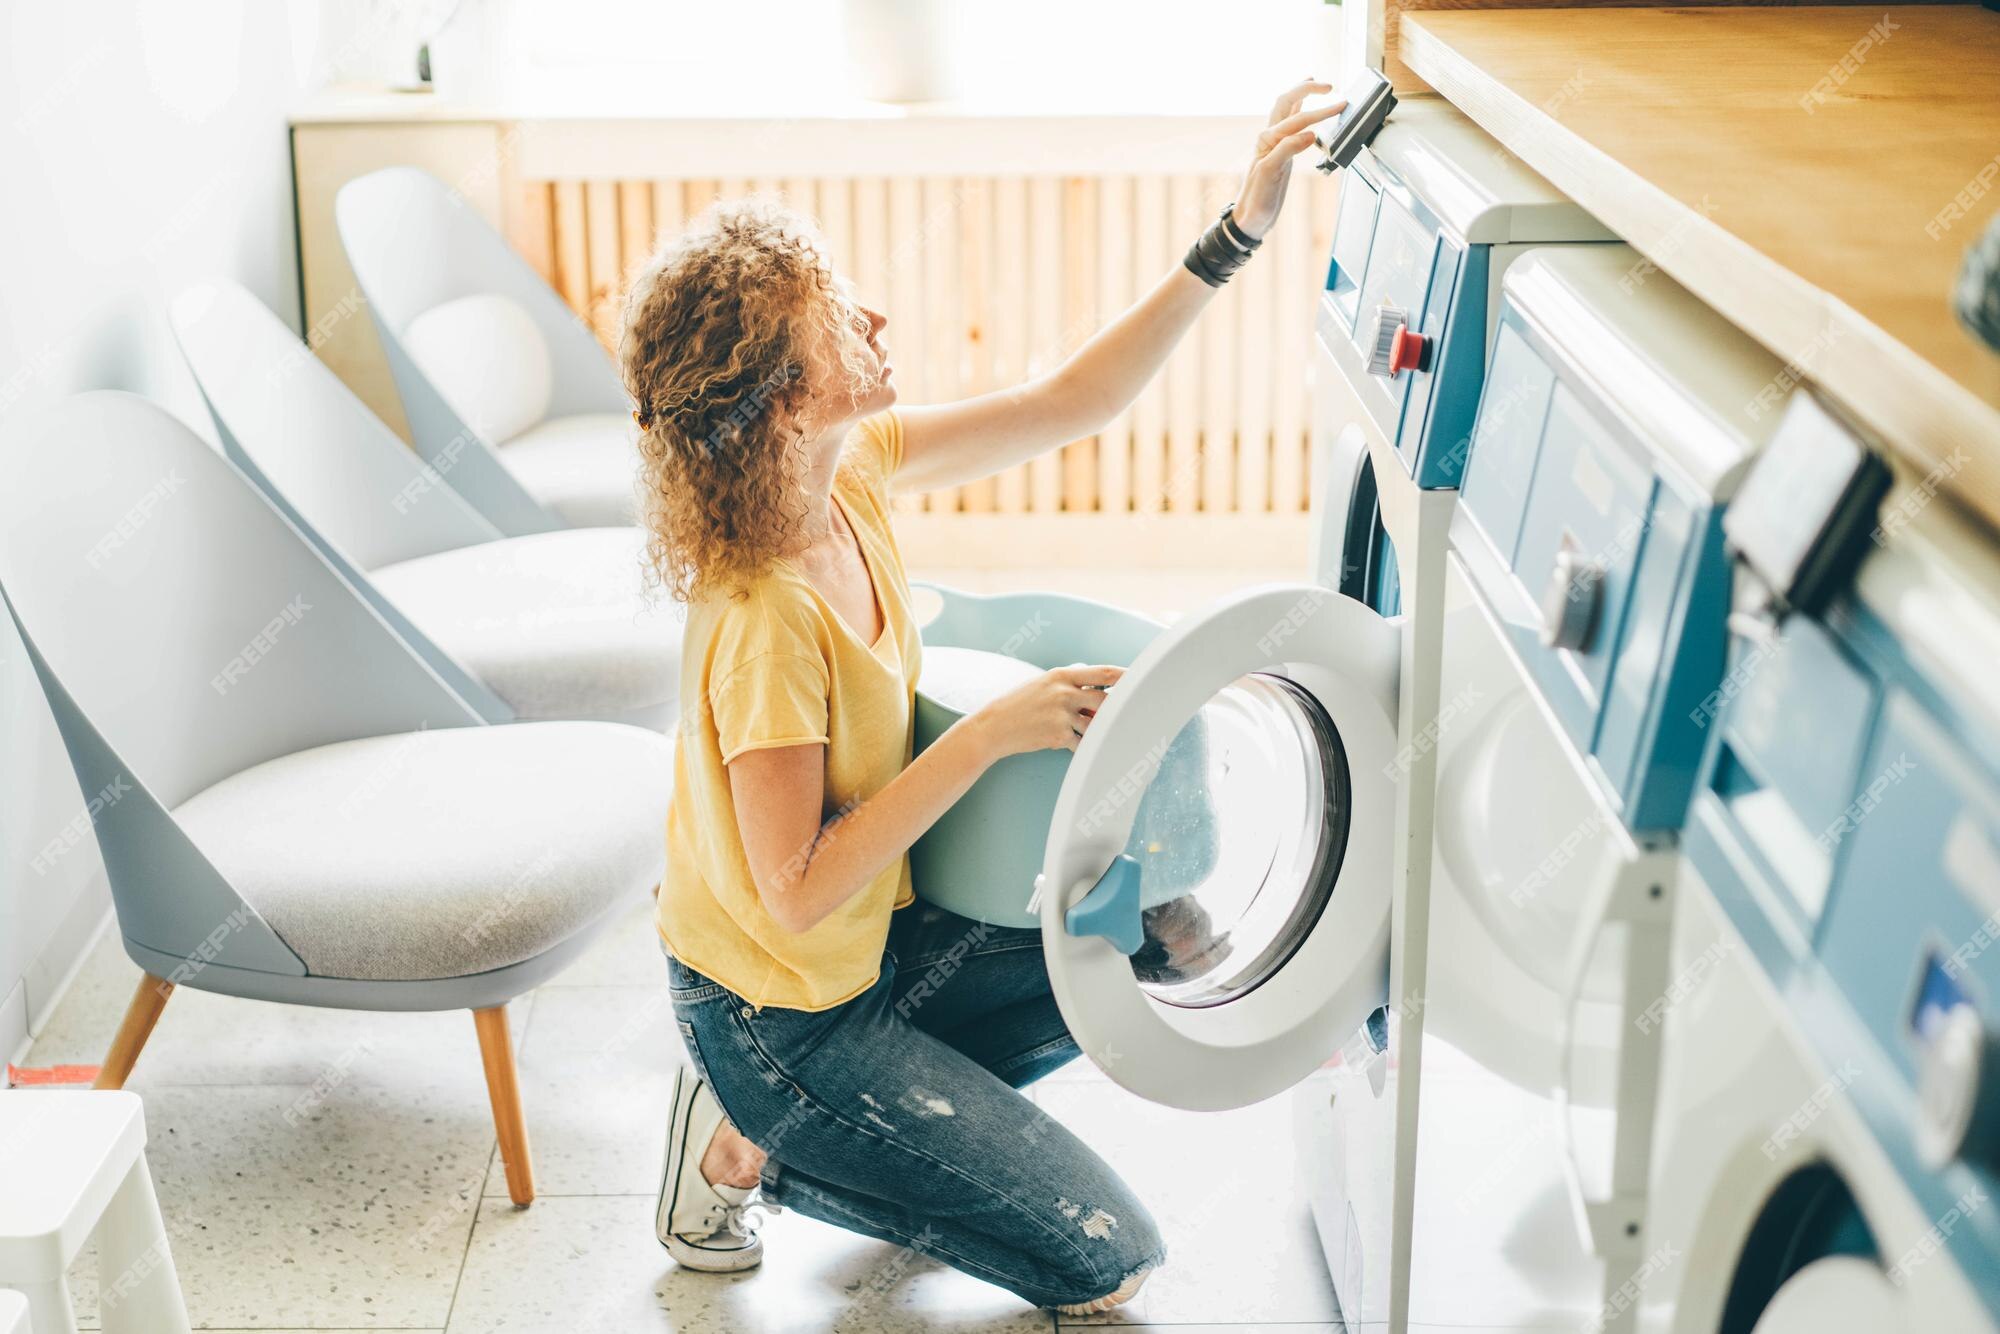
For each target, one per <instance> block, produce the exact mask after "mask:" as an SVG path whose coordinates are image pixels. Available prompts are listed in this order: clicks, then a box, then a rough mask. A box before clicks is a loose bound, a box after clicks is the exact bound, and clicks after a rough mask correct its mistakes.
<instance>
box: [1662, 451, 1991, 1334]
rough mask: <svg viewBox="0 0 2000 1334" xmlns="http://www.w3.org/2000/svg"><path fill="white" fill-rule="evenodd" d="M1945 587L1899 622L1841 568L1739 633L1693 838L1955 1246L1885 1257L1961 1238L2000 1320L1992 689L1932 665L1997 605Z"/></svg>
mask: <svg viewBox="0 0 2000 1334" xmlns="http://www.w3.org/2000/svg"><path fill="white" fill-rule="evenodd" d="M1799 415H1801V416H1803V415H1805V414H1799ZM1870 559H1873V560H1887V561H1894V562H1900V563H1902V564H1903V566H1904V568H1905V572H1904V573H1903V574H1901V575H1900V576H1898V577H1890V578H1885V579H1884V580H1883V581H1882V583H1881V585H1880V587H1883V588H1885V589H1895V588H1898V587H1907V586H1910V585H1911V584H1912V583H1914V582H1916V581H1917V578H1918V577H1917V576H1916V575H1915V574H1913V573H1910V571H1911V570H1912V569H1914V568H1915V567H1916V565H1917V564H1918V562H1919V560H1920V558H1919V557H1918V556H1916V555H1913V554H1912V553H1910V552H1908V551H1895V550H1873V551H1872V554H1871V556H1870ZM1899 578H1900V580H1901V583H1899V582H1898V579H1899ZM1979 586H1981V585H1980V584H1979V583H1978V582H1977V581H1971V582H1968V583H1966V584H1965V585H1963V586H1962V587H1963V588H1964V589H1965V590H1966V591H1968V592H1969V591H1970V590H1971V589H1973V588H1975V587H1979ZM1984 586H1987V587H1990V583H1988V584H1986V585H1984ZM1891 596H1894V595H1893V594H1891ZM1935 605H1936V606H1937V607H1945V606H1955V607H1956V610H1955V612H1954V619H1955V620H1956V621H1958V623H1956V624H1952V625H1940V624H1936V623H1935V622H1934V621H1933V620H1930V619H1926V618H1924V617H1923V616H1921V615H1914V614H1912V613H1910V612H1909V611H1907V610H1906V611H1904V612H1903V613H1902V614H1903V615H1904V616H1905V617H1906V619H1905V621H1904V626H1903V629H1902V630H1901V631H1900V632H1899V630H1898V629H1897V628H1896V627H1895V626H1894V625H1892V624H1891V623H1890V621H1889V620H1888V619H1886V618H1885V617H1884V615H1883V614H1882V613H1881V612H1880V611H1879V610H1878V609H1877V608H1876V607H1875V606H1873V605H1871V604H1870V603H1869V602H1868V601H1866V600H1864V599H1863V598H1862V597H1861V596H1860V595H1859V594H1858V593H1857V592H1856V591H1855V588H1854V587H1853V586H1852V585H1850V586H1849V587H1847V588H1846V589H1845V590H1844V591H1841V592H1839V593H1837V594H1836V595H1834V597H1833V598H1832V600H1831V601H1830V602H1829V603H1828V605H1827V607H1826V609H1825V611H1824V612H1823V613H1822V614H1820V615H1817V616H1807V615H1802V614H1796V613H1794V614H1791V615H1787V616H1785V617H1783V619H1782V620H1781V621H1779V622H1778V633H1777V634H1775V635H1757V636H1752V637H1751V638H1748V639H1744V640H1739V641H1738V643H1737V644H1736V646H1735V648H1734V650H1733V652H1732V658H1731V667H1730V672H1729V676H1728V679H1727V682H1726V687H1725V688H1724V689H1722V690H1719V691H1717V692H1716V693H1715V695H1714V696H1713V697H1712V698H1711V699H1710V700H1709V701H1708V708H1709V710H1710V712H1711V715H1712V717H1713V719H1714V722H1713V725H1712V727H1711V730H1712V731H1713V732H1714V734H1715V735H1714V740H1713V742H1712V744H1711V746H1710V748H1709V751H1708V754H1707V757H1706V762H1705V764H1704V767H1703V770H1702V772H1701V775H1700V781H1699V786H1698V791H1697V795H1696V798H1695V801H1694V806H1693V811H1692V816H1691V819H1690V823H1689V828H1688V832H1687V836H1686V840H1685V847H1686V850H1687V853H1688V856H1689V859H1690V860H1691V862H1692V863H1693V864H1694V866H1695V868H1696V869H1697V870H1698V871H1699V872H1700V874H1701V877H1702V880H1703V882H1704V883H1705V884H1706V885H1707V886H1708V888H1709V890H1710V892H1711V893H1712V894H1713V895H1714V897H1715V900H1716V902H1717V903H1718V905H1719V906H1720V907H1721V908H1722V909H1723V910H1724V912H1726V913H1727V914H1728V916H1729V917H1730V919H1731V921H1732V922H1733V923H1734V924H1735V926H1736V927H1737V930H1738V931H1739V933H1740V934H1741V935H1742V936H1743V938H1744V940H1745V941H1746V942H1747V943H1748V944H1749V946H1750V948H1751V950H1752V952H1753V953H1754V954H1755V956H1756V958H1757V961H1758V963H1759V964H1760V965H1761V966H1762V967H1763V969H1764V971H1765V972H1766V974H1767V975H1768V976H1769V977H1770V978H1771V980H1772V982H1773V984H1774V986H1775V987H1776V989H1777V992H1778V994H1779V996H1780V997H1781V998H1782V1000H1783V1002H1784V1004H1785V1005H1786V1007H1787V1008H1788V1010H1789V1011H1790V1013H1791V1015H1792V1017H1793V1020H1794V1022H1795V1023H1796V1025H1797V1027H1798V1030H1799V1032H1800V1033H1802V1034H1803V1035H1804V1036H1805V1037H1806V1039H1807V1040H1808V1041H1809V1042H1810V1043H1811V1044H1812V1045H1813V1047H1814V1048H1815V1050H1816V1051H1817V1053H1818V1055H1819V1057H1820V1059H1821V1061H1822V1062H1823V1063H1824V1065H1825V1066H1826V1068H1827V1070H1828V1071H1829V1072H1830V1078H1829V1082H1830V1085H1831V1086H1832V1087H1833V1088H1834V1089H1835V1090H1836V1091H1837V1092H1838V1093H1839V1094H1840V1095H1841V1096H1842V1097H1844V1098H1845V1099H1846V1100H1847V1101H1849V1102H1851V1103H1852V1105H1853V1106H1854V1108H1855V1110H1856V1111H1858V1112H1859V1113H1860V1115H1861V1117H1862V1118H1863V1120H1864V1121H1866V1123H1867V1124H1868V1128H1869V1130H1870V1132H1871V1133H1872V1134H1873V1136H1874V1138H1875V1139H1876V1141H1877V1142H1878V1143H1879V1144H1880V1145H1881V1147H1882V1149H1883V1151H1884V1153H1885V1154H1886V1155H1887V1157H1888V1159H1889V1160H1890V1162H1891V1163H1892V1164H1893V1165H1894V1166H1895V1168H1896V1170H1897V1171H1898V1173H1899V1174H1900V1175H1901V1176H1902V1178H1903V1181H1904V1184H1905V1185H1906V1186H1907V1188H1908V1189H1909V1191H1910V1193H1911V1194H1912V1196H1913V1197H1914V1198H1915V1200H1916V1202H1917V1204H1918V1207H1919V1208H1920V1209H1922V1210H1923V1211H1924V1212H1925V1213H1926V1214H1928V1215H1929V1216H1930V1217H1932V1218H1934V1219H1939V1220H1949V1226H1944V1225H1942V1224H1941V1225H1940V1227H1939V1228H1938V1229H1936V1230H1935V1232H1934V1240H1935V1243H1936V1245H1937V1246H1938V1248H1939V1249H1940V1250H1941V1251H1942V1252H1943V1256H1937V1257H1933V1256H1931V1255H1930V1254H1928V1253H1923V1254H1918V1255H1914V1256H1900V1255H1888V1256H1884V1257H1882V1259H1883V1261H1884V1262H1885V1263H1887V1264H1890V1265H1899V1264H1900V1265H1908V1264H1912V1263H1923V1262H1930V1263H1939V1264H1942V1263H1946V1262H1947V1260H1946V1259H1945V1258H1944V1256H1948V1257H1949V1262H1950V1263H1953V1264H1955V1265H1956V1266H1957V1267H1958V1269H1959V1270H1960V1271H1961V1272H1962V1273H1963V1274H1964V1275H1965V1276H1966V1278H1967V1279H1968V1281H1969V1282H1971V1284H1972V1285H1973V1287H1974V1288H1975V1289H1976V1290H1978V1291H1979V1293H1980V1295H1981V1297H1982V1298H1983V1300H1984V1301H1985V1303H1986V1306H1987V1308H1988V1310H1989V1311H1991V1312H1992V1313H1993V1314H1994V1316H1995V1318H1996V1319H2000V1210H1995V1209H1994V1208H1992V1207H1991V1204H1990V1200H1991V1197H1992V1196H1993V1195H1994V1194H1995V1193H1996V1192H2000V692H1995V691H1994V690H1993V689H1992V687H1991V679H1990V678H1988V682H1987V684H1986V685H1985V687H1984V688H1983V689H1982V688H1981V687H1979V686H1978V685H1976V684H1968V681H1969V679H1970V678H1967V677H1964V676H1959V677H1957V678H1955V681H1956V683H1955V684H1952V685H1950V686H1949V687H1947V686H1946V685H1945V684H1942V683H1941V682H1942V681H1943V679H1944V678H1941V677H1937V676H1934V675H1933V674H1932V671H1931V670H1930V669H1929V668H1928V667H1927V666H1926V663H1928V662H1934V661H1939V660H1940V659H1939V658H1938V657H1937V652H1938V644H1939V643H1941V642H1950V641H1952V640H1954V639H1956V638H1957V637H1959V636H1966V635H1970V636H1973V640H1972V641H1971V642H1977V641H1978V639H1980V638H1982V637H1984V636H1985V635H1987V634H1990V633H1991V632H1992V630H1993V628H1994V627H1995V626H2000V611H1996V610H1995V609H1993V608H1991V607H1985V606H1978V605H1976V604H1975V603H1973V602H1971V601H1969V600H1966V601H1959V602H1956V603H1954V602H1953V601H1952V600H1951V599H1949V598H1947V599H1942V600H1939V601H1937V602H1936V604H1935ZM1745 610H1746V615H1761V614H1762V610H1761V607H1760V605H1759V604H1758V602H1757V600H1756V599H1754V598H1746V607H1745ZM1968 619H1971V620H1979V621H1981V622H1982V623H1981V624H1978V625H1972V624H1968V623H1966V621H1967V620H1968ZM1905 636H1916V637H1925V638H1928V639H1929V640H1931V641H1933V642H1931V643H1927V644H1913V643H1911V642H1908V640H1907V639H1906V638H1905ZM1941 1108H1945V1109H1951V1108H1957V1109H1962V1110H1963V1111H1964V1115H1963V1119H1962V1120H1960V1119H1955V1118H1954V1117H1951V1116H1941V1115H1939V1109H1941ZM1940 1124H1946V1125H1951V1126H1954V1127H1955V1129H1954V1130H1953V1131H1952V1132H1951V1133H1950V1134H1948V1135H1944V1136H1942V1137H1941V1136H1940V1132H1939V1131H1938V1130H1937V1127H1938V1125H1940ZM1968 1201H1971V1202H1972V1203H1971V1204H1970V1205H1968Z"/></svg>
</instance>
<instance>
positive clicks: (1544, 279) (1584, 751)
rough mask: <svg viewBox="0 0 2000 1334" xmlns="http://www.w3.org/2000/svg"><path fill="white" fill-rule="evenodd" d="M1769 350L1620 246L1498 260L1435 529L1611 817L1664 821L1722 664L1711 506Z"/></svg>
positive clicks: (1736, 462) (1683, 793) (1676, 798)
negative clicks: (1479, 359) (1491, 331)
mask: <svg viewBox="0 0 2000 1334" xmlns="http://www.w3.org/2000/svg"><path fill="white" fill-rule="evenodd" d="M1779 370H1780V367H1779V366H1778V364H1777V362H1776V361H1775V360H1774V359H1772V358H1771V356H1770V355H1769V354H1768V353H1766V352H1765V351H1764V350H1763V349H1761V348H1759V347H1757V346H1756V345H1755V344H1754V343H1752V342H1751V341H1750V340H1749V339H1748V338H1746V337H1744V335H1743V334H1741V333H1740V332H1739V331H1737V330H1736V329H1735V328H1734V327H1732V326H1731V325H1729V324H1728V323H1726V322H1725V321H1723V320H1722V319H1721V318H1720V317H1719V316H1717V315H1716V314H1715V313H1714V312H1713V311H1711V310H1709V309H1708V308H1707V307H1706V306H1703V305H1702V304H1701V303H1700V302H1698V301H1696V300H1695V299H1694V298H1693V297H1692V296H1690V295H1689V294H1688V293H1687V292H1685V291H1684V290H1682V289H1681V288H1679V287H1678V286H1676V285H1675V284H1673V283H1671V282H1669V281H1668V280H1666V279H1665V278H1664V277H1662V276H1660V275H1658V274H1657V273H1649V272H1648V266H1647V265H1646V264H1645V263H1644V261H1643V260H1642V259H1641V258H1640V257H1639V255H1638V254H1637V252H1635V251H1633V250H1631V249H1629V248H1627V247H1625V246H1622V245H1613V246H1589V247H1564V248H1560V249H1557V248H1548V249H1538V250H1533V251H1530V252H1529V253H1528V254H1527V255H1526V256H1525V257H1524V258H1522V259H1521V260H1520V261H1519V262H1518V263H1517V264H1516V265H1515V266H1514V267H1513V269H1512V270H1511V272H1510V273H1509V274H1508V276H1507V279H1506V282H1505V293H1504V301H1503V303H1502V307H1501V311H1500V315H1499V327H1498V332H1497V334H1496V336H1495V339H1494V347H1493V356H1492V367H1491V370H1490V372H1489V373H1488V376H1487V381H1486V388H1485V393H1484V395H1483V397H1482V399H1481V404H1480V408H1479V414H1478V419H1477V423H1476V426H1475V428H1474V431H1473V435H1472V447H1471V450H1470V457H1469V459H1468V462H1467V466H1466V472H1465V476H1464V480H1463V482H1462V483H1461V496H1462V501H1461V504H1460V507H1459V512H1458V514H1457V515H1456V516H1455V517H1454V519H1453V527H1452V545H1453V548H1454V550H1456V551H1457V552H1458V553H1459V557H1460V559H1461V560H1462V561H1463V562H1464V563H1465V565H1466V567H1467V569H1468V571H1469V572H1470V574H1471V575H1472V577H1473V578H1474V580H1475V582H1476V583H1477V585H1478V587H1479V589H1480V592H1481V593H1482V595H1483V596H1484V598H1485V600H1486V601H1487V603H1488V604H1489V605H1490V606H1491V607H1492V608H1493V609H1494V610H1495V612H1496V613H1497V616H1498V619H1499V620H1500V621H1501V622H1502V624H1503V625H1504V626H1505V628H1506V631H1507V635H1508V639H1509V641H1510V644H1511V647H1512V648H1513V650H1514V653H1515V655H1516V656H1517V657H1518V659H1519V660H1520V662H1521V665H1522V667H1523V669H1524V671H1525V672H1526V674H1527V676H1528V677H1529V679H1530V680H1531V681H1532V683H1533V684H1534V685H1535V687H1536V689H1537V690H1538V692H1539V693H1540V694H1541V695H1542V697H1543V698H1544V700H1545V701H1546V702H1547V704H1548V707H1549V711H1550V712H1551V713H1553V714H1554V716H1555V718H1556V719H1557V721H1558V722H1559V723H1560V724H1561V726H1562V728H1563V730H1564V732H1565V733H1566V734H1567V735H1568V738H1569V740H1570V742H1571V743H1572V744H1573V746H1574V748H1575V750H1576V752H1577V753H1578V755H1579V756H1580V757H1581V758H1582V760H1583V763H1584V766H1585V767H1586V768H1587V769H1588V771H1589V774H1590V777H1591V778H1592V779H1593V780H1594V781H1595V782H1596V784H1597V785H1598V787H1599V788H1600V790H1601V791H1602V792H1603V793H1604V795H1605V796H1606V798H1607V800H1608V803H1609V805H1610V806H1611V808H1612V810H1614V811H1615V812H1616V813H1617V814H1618V815H1619V817H1620V818H1621V819H1622V820H1623V821H1624V822H1625V824H1626V826H1627V827H1629V828H1631V829H1633V830H1635V831H1645V830H1671V829H1676V828H1678V827H1679V825H1680V823H1681V819H1682V816H1683V815H1684V813H1685V810H1686V804H1687V800H1688V796H1689V793H1690V792H1691V791H1692V787H1693V782H1694V777H1695V772H1696V770H1697V768H1698V766H1699V764H1700V760H1701V755H1702V750H1703V747H1704V744H1705V742H1706V724H1707V713H1706V709H1705V705H1706V704H1712V701H1709V699H1708V696H1709V695H1710V694H1711V693H1712V692H1713V691H1714V690H1715V689H1716V687H1717V685H1718V683H1719V682H1720V680H1721V678H1722V671H1723V658H1724V652H1725V647H1726V639H1727V630H1726V623H1727V620H1728V616H1729V606H1730V585H1731V569H1730V562H1729V558H1728V554H1727V550H1726V547H1725V543H1724V537H1723V530H1722V524H1721V516H1722V513H1723V510H1724V507H1725V506H1726V504H1727V502H1728V501H1729V499H1730V497H1731V496H1732V495H1733V493H1734V491H1735V489H1736V487H1737V486H1738V485H1739V484H1740V483H1741V481H1742V479H1743V477H1744V475H1745V473H1746V471H1747V469H1748V465H1749V462H1750V460H1751V459H1752V458H1753V457H1755V455H1756V453H1757V451H1758V450H1759V449H1760V448H1761V446H1762V444H1763V442H1764V440H1765V439H1766V438H1767V437H1768V436H1769V434H1770V431H1771V426H1772V423H1770V422H1759V421H1758V420H1756V419H1755V418H1754V417H1752V416H1751V415H1749V414H1748V413H1747V412H1746V411H1745V408H1746V405H1750V404H1754V403H1755V402H1756V401H1757V394H1758V393H1759V391H1760V390H1761V389H1762V388H1763V387H1764V386H1765V385H1767V384H1768V383H1769V382H1770V381H1771V379H1772V377H1773V376H1775V375H1776V374H1778V372H1779Z"/></svg>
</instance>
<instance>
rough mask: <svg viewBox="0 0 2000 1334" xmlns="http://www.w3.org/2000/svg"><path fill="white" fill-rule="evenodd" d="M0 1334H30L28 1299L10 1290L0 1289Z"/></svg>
mask: <svg viewBox="0 0 2000 1334" xmlns="http://www.w3.org/2000/svg"><path fill="white" fill-rule="evenodd" d="M0 1334H29V1332H28V1299H27V1298H26V1297H23V1296H22V1295H21V1294H20V1293H18V1292H15V1291H13V1290H12V1289H10V1288H0Z"/></svg>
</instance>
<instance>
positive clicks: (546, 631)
mask: <svg viewBox="0 0 2000 1334" xmlns="http://www.w3.org/2000/svg"><path fill="white" fill-rule="evenodd" d="M644 541H645V539H644V535H643V534H642V533H641V532H640V531H639V530H638V529H637V528H570V529H565V530H562V531H560V532H553V533H536V534H534V535H533V536H531V537H515V538H508V539H506V540H505V541H499V542H484V543H481V544H479V545H478V546H471V547H461V548H459V549H458V550H456V551H441V552H438V553H437V554H435V555H431V556H419V557H418V558H417V559H415V560H406V561H398V562H397V563H396V564H394V565H385V566H383V567H381V568H380V569H378V570H375V571H374V572H372V573H371V574H370V576H369V577H370V578H371V579H373V580H374V582H375V586H376V588H378V589H380V590H381V591H382V593H383V594H384V596H386V597H388V598H389V600H390V601H392V602H394V603H395V604H396V605H397V607H399V608H401V609H402V611H403V614H404V615H406V616H408V617H409V618H410V619H411V620H412V621H413V622H415V623H416V624H417V626H418V627H419V628H421V629H422V630H423V632H424V633H425V634H427V635H429V636H430V637H431V638H432V639H433V640H434V641H435V642H436V643H437V645H438V647H440V648H442V649H443V650H444V651H445V652H447V653H449V654H450V655H451V656H452V657H454V658H456V659H458V661H459V662H460V663H461V664H463V665H464V666H465V668H466V669H467V670H468V671H470V672H472V674H473V675H475V676H477V677H478V678H479V679H480V680H482V681H484V682H485V683H486V684H487V685H488V686H490V687H492V689H493V692H494V693H495V694H497V695H499V696H500V698H501V699H504V700H506V701H507V703H508V705H509V706H511V707H512V708H513V710H514V712H515V713H516V714H517V715H518V716H520V717H522V718H524V719H525V718H608V719H612V720H614V721H619V722H635V723H640V724H642V725H644V726H649V727H659V728H665V727H667V726H669V725H670V724H671V723H672V720H673V717H672V716H673V711H674V702H675V700H676V698H677V697H678V696H679V693H680V662H681V631H682V627H683V623H684V619H683V616H682V613H681V611H680V609H679V606H678V604H674V603H667V602H655V601H652V600H649V599H648V598H646V597H645V596H644V595H643V594H642V592H641V587H640V564H639V562H640V559H641V556H642V553H643V550H644Z"/></svg>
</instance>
